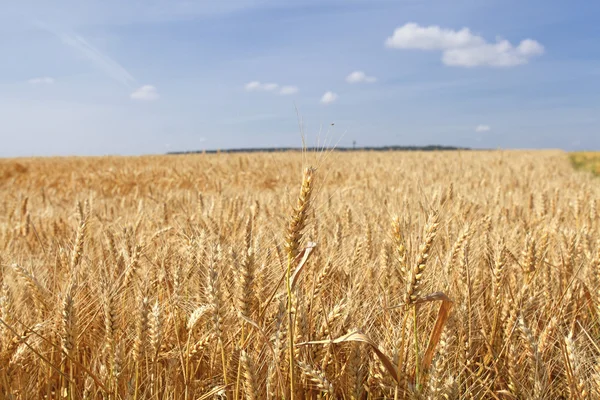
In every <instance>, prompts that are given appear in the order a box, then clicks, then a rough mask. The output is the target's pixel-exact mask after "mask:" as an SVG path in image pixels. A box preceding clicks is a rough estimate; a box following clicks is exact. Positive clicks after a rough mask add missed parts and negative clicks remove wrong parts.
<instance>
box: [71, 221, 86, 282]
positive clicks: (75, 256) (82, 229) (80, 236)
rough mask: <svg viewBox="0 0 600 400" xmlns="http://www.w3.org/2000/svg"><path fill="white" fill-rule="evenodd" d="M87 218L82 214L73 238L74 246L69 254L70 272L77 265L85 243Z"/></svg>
mask: <svg viewBox="0 0 600 400" xmlns="http://www.w3.org/2000/svg"><path fill="white" fill-rule="evenodd" d="M87 224H88V216H87V214H83V216H82V218H81V221H80V223H79V227H78V228H77V236H76V237H75V246H74V247H73V251H72V252H71V271H74V270H75V268H76V267H77V266H78V265H79V262H80V261H81V256H82V255H83V245H84V243H85V236H86V232H87Z"/></svg>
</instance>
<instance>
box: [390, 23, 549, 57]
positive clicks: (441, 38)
mask: <svg viewBox="0 0 600 400" xmlns="http://www.w3.org/2000/svg"><path fill="white" fill-rule="evenodd" d="M385 45H386V46H387V47H390V48H394V49H418V50H438V51H442V62H443V63H444V64H445V65H448V66H454V67H479V66H490V67H513V66H516V65H522V64H527V63H528V62H529V60H530V59H531V58H532V57H535V56H539V55H542V54H543V53H544V46H542V45H541V44H540V43H538V42H537V41H535V40H532V39H525V40H522V41H521V42H520V43H519V45H517V46H516V47H515V46H513V45H512V44H511V43H510V42H509V41H508V40H502V39H498V40H497V41H496V43H488V42H487V41H486V40H485V39H484V38H483V37H481V36H479V35H475V34H473V33H472V32H471V31H470V30H469V28H462V29H461V30H458V31H455V30H452V29H443V28H440V27H439V26H437V25H432V26H420V25H419V24H416V23H414V22H411V23H408V24H405V25H403V26H401V27H399V28H397V29H396V30H395V31H394V33H393V35H392V36H390V37H388V38H387V39H386V41H385Z"/></svg>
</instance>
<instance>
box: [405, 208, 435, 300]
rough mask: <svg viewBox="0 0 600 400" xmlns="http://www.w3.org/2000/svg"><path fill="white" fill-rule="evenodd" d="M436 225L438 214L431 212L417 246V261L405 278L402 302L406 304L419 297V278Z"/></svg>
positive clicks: (421, 275) (431, 243)
mask: <svg viewBox="0 0 600 400" xmlns="http://www.w3.org/2000/svg"><path fill="white" fill-rule="evenodd" d="M438 225H439V224H438V215H437V214H432V215H431V216H430V217H429V221H428V222H427V224H426V225H425V230H424V240H423V243H422V244H421V247H420V248H419V255H418V256H417V261H416V263H415V266H414V267H413V269H412V270H411V271H410V275H409V277H408V279H407V286H406V294H405V296H404V303H405V304H406V305H410V304H413V303H414V302H415V301H416V300H417V299H418V297H419V294H420V286H421V279H422V278H423V272H424V271H425V267H426V265H427V260H428V259H429V251H430V250H431V246H432V245H433V241H434V239H435V237H436V235H437V229H438Z"/></svg>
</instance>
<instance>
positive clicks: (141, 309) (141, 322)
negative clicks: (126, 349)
mask: <svg viewBox="0 0 600 400" xmlns="http://www.w3.org/2000/svg"><path fill="white" fill-rule="evenodd" d="M148 311H149V310H148V296H147V295H146V294H145V293H141V294H140V296H139V304H138V313H137V318H136V321H135V338H134V340H133V348H132V357H133V360H134V361H136V362H140V361H141V360H142V356H143V354H144V347H145V344H146V338H147V335H148Z"/></svg>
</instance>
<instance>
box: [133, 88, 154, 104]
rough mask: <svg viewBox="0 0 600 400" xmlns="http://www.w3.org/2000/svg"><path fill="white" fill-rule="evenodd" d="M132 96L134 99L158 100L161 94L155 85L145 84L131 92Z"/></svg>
mask: <svg viewBox="0 0 600 400" xmlns="http://www.w3.org/2000/svg"><path fill="white" fill-rule="evenodd" d="M130 97H131V98H132V99H133V100H142V101H153V100H158V98H159V97H160V96H159V95H158V91H157V90H156V88H155V87H154V86H152V85H144V86H142V87H140V88H138V89H137V90H136V91H134V92H133V93H131V96H130Z"/></svg>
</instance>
